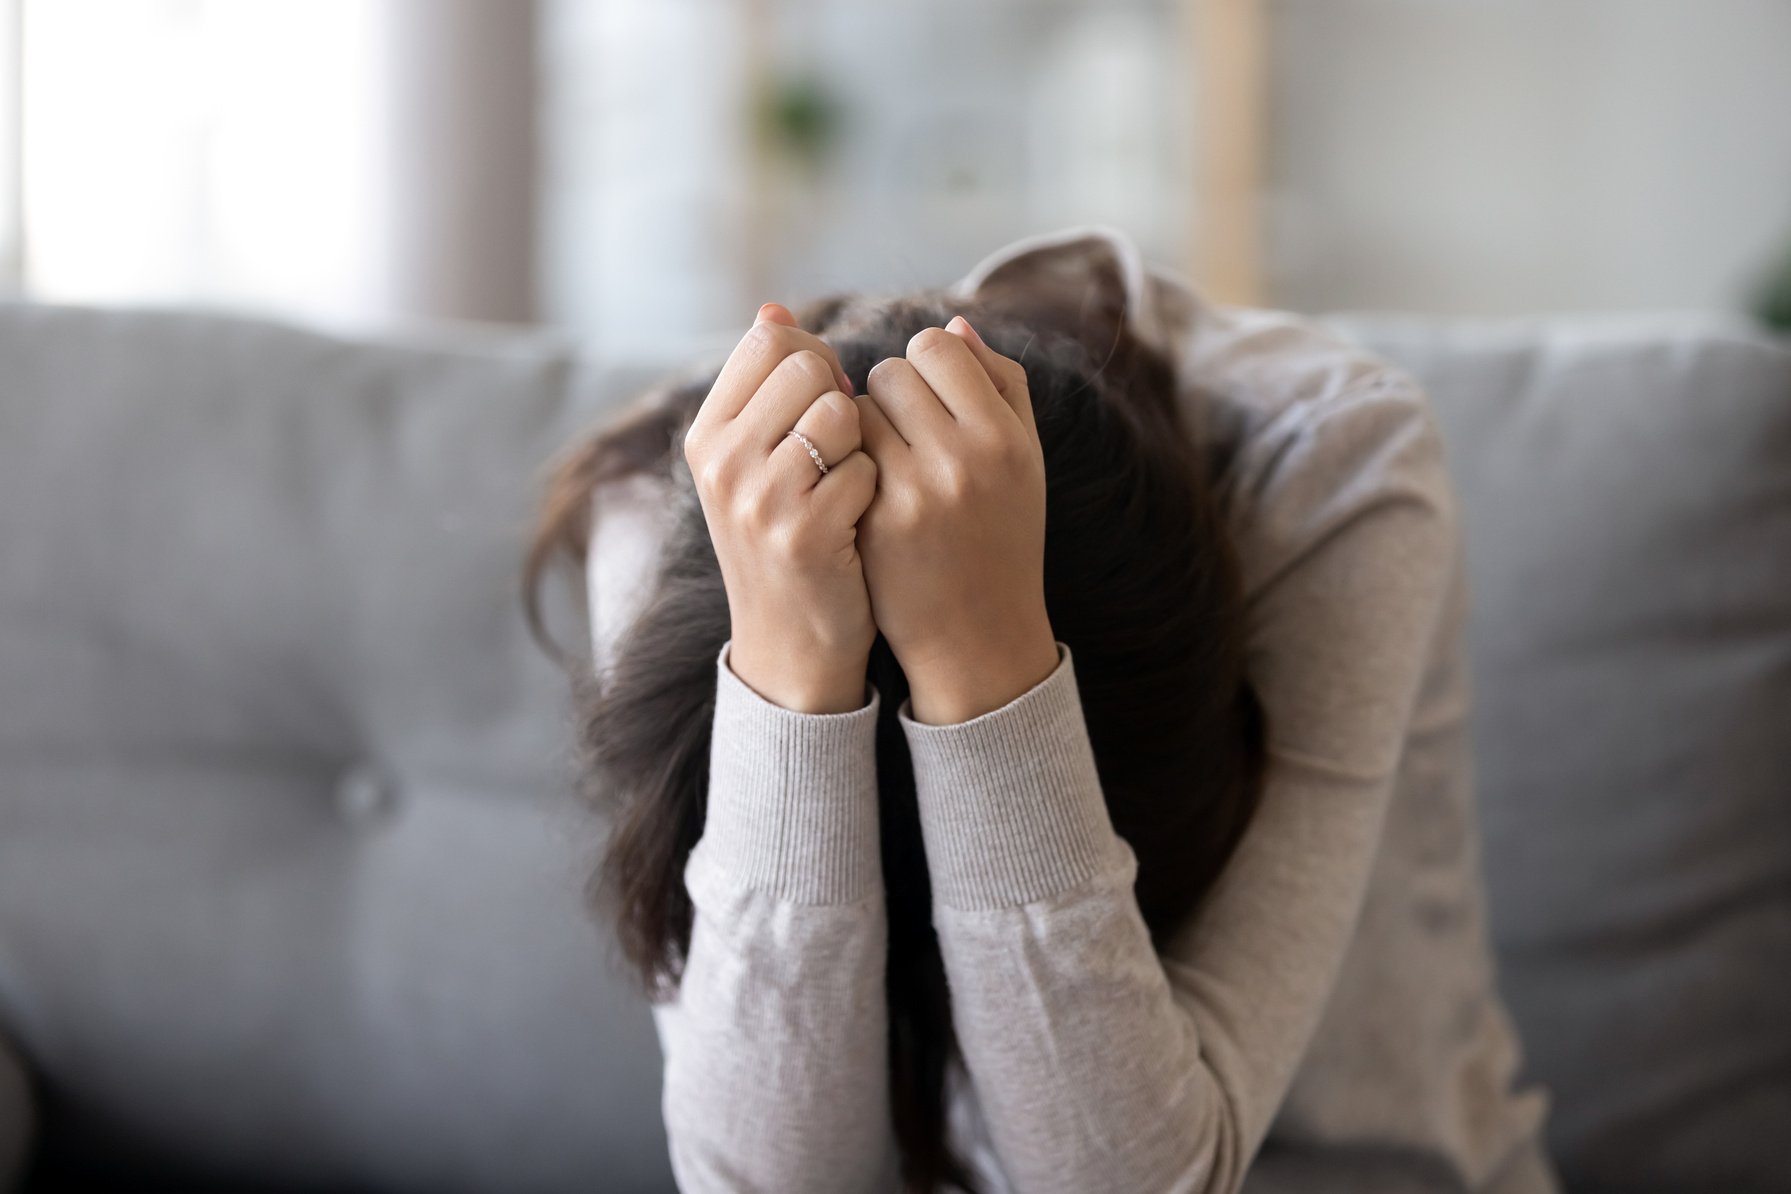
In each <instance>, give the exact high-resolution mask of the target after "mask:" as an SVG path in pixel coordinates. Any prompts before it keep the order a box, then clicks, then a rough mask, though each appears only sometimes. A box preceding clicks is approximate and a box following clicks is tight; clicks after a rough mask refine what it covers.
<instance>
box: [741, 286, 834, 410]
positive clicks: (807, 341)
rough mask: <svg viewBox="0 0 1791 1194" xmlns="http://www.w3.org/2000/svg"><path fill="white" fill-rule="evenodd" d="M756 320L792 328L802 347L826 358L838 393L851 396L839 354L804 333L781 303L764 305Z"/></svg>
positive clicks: (809, 333) (818, 338)
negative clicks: (837, 383)
mask: <svg viewBox="0 0 1791 1194" xmlns="http://www.w3.org/2000/svg"><path fill="white" fill-rule="evenodd" d="M757 318H758V319H762V320H764V321H766V322H767V323H776V324H781V325H782V326H784V327H787V328H794V329H795V330H796V332H797V333H798V334H799V335H800V336H802V337H803V347H805V348H809V349H812V350H814V351H816V352H819V353H820V354H821V355H822V356H824V357H826V358H827V363H828V364H830V365H832V366H833V370H834V372H835V373H837V374H838V375H839V383H840V393H842V394H844V395H846V397H848V398H850V397H851V396H852V379H851V378H850V377H848V376H846V369H845V366H843V365H841V364H840V358H839V354H838V353H836V352H834V351H833V348H832V347H831V346H830V345H829V344H828V343H827V342H826V341H825V340H823V339H821V338H820V337H819V336H816V335H815V334H814V333H812V332H808V331H804V330H803V327H802V325H801V324H800V323H797V322H796V316H795V314H794V313H792V312H791V310H790V309H789V308H788V307H786V306H784V305H783V304H782V303H765V304H763V305H762V306H760V308H759V314H758V316H757Z"/></svg>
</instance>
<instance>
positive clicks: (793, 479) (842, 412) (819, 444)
mask: <svg viewBox="0 0 1791 1194" xmlns="http://www.w3.org/2000/svg"><path fill="white" fill-rule="evenodd" d="M858 420H859V408H858V405H857V404H856V403H855V402H854V401H853V400H852V399H851V398H848V397H846V396H845V395H844V394H842V393H840V392H839V391H838V390H829V391H828V392H827V393H825V394H823V395H821V396H820V397H819V398H817V399H815V400H814V402H813V403H811V404H810V406H809V408H808V409H807V410H805V411H803V412H802V417H801V418H800V419H798V420H796V426H795V427H794V428H793V429H792V430H795V431H800V432H801V433H802V434H803V435H804V436H805V437H806V438H807V439H808V442H809V443H811V444H813V445H814V452H813V453H811V452H810V451H809V449H808V448H807V447H805V446H804V445H803V442H802V440H799V439H797V438H796V437H795V436H794V435H791V434H789V432H785V433H784V442H783V443H781V444H779V445H778V446H777V448H776V449H775V450H774V451H773V452H772V453H771V470H772V475H773V477H774V478H775V480H774V481H773V484H775V485H777V486H779V487H781V488H783V489H786V490H788V491H789V492H792V493H794V492H798V491H800V490H804V489H811V488H813V487H814V486H815V485H816V484H817V483H818V482H819V481H820V480H821V478H822V477H824V476H826V475H828V473H831V472H832V471H833V467H834V465H835V464H836V463H838V462H839V461H841V460H844V459H845V458H846V457H847V456H850V455H851V454H852V453H853V452H856V451H857V450H858V449H859V447H860V446H861V445H860V437H859V431H858ZM816 456H819V457H820V458H821V459H820V461H819V462H817V461H816V460H815V457H816ZM823 464H824V465H826V466H827V473H823V472H822V471H821V465H823Z"/></svg>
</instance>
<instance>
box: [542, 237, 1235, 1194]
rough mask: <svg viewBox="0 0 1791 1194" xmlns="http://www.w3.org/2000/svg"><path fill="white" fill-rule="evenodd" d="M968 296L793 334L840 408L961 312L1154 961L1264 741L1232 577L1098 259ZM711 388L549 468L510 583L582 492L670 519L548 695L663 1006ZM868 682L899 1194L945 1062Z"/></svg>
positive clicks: (712, 647) (683, 924)
mask: <svg viewBox="0 0 1791 1194" xmlns="http://www.w3.org/2000/svg"><path fill="white" fill-rule="evenodd" d="M1031 256H1033V257H1036V258H1038V260H1036V261H1033V262H1031V263H1027V262H1025V261H1022V262H1018V263H1015V265H1014V266H1012V267H1007V268H1004V269H1002V270H999V271H996V272H995V273H993V274H991V275H989V276H988V277H986V278H985V279H983V281H982V283H981V284H980V286H979V287H978V288H977V290H976V293H975V295H974V296H972V297H968V298H958V297H954V296H951V295H948V294H946V293H945V292H938V291H928V292H920V293H917V294H913V295H908V296H903V297H899V298H893V299H880V298H866V297H835V298H830V299H825V300H821V301H819V302H816V303H812V304H810V305H809V306H807V307H806V308H803V309H801V310H799V311H798V312H797V317H798V321H799V322H800V323H801V324H802V326H803V327H805V328H807V329H808V330H810V331H812V332H815V333H817V334H818V335H820V336H821V337H822V338H823V339H825V340H826V341H827V342H828V343H829V344H830V345H832V347H833V348H834V349H835V351H836V352H837V353H838V355H839V358H840V361H841V364H842V365H843V366H844V367H845V370H846V372H847V374H848V375H849V376H850V378H851V380H852V383H853V385H854V386H855V387H856V388H857V390H858V392H860V393H862V392H864V388H865V379H866V375H867V374H868V372H869V371H870V369H871V366H872V365H874V364H876V363H877V362H878V361H880V360H882V359H883V358H885V357H890V356H898V357H899V356H901V355H903V353H904V351H905V348H906V345H907V342H908V340H909V339H910V338H911V337H912V336H913V335H914V334H915V333H916V332H917V331H919V330H920V329H922V328H924V327H939V326H943V325H944V324H945V323H946V322H948V321H949V320H950V318H951V317H952V315H954V314H958V313H962V314H964V315H965V316H966V317H967V318H968V319H969V320H970V321H971V322H972V323H973V324H974V325H975V327H976V328H977V330H978V331H979V332H980V333H981V335H982V337H983V339H984V340H985V341H987V343H988V344H989V345H990V347H992V348H993V349H994V350H995V351H997V352H999V353H1001V354H1002V355H1004V356H1008V357H1011V358H1013V359H1015V360H1017V361H1019V362H1020V363H1021V364H1022V365H1023V366H1024V367H1025V369H1026V373H1027V381H1028V385H1029V388H1030V391H1031V396H1032V406H1033V412H1034V417H1035V420H1036V423H1037V426H1038V432H1039V439H1040V443H1041V445H1042V447H1043V449H1044V456H1045V471H1046V542H1045V599H1046V607H1047V610H1048V613H1049V615H1050V620H1051V626H1052V629H1053V631H1054V632H1055V634H1056V636H1057V637H1058V638H1059V639H1061V640H1062V641H1063V642H1065V643H1066V644H1068V645H1069V647H1070V649H1071V651H1072V652H1073V653H1074V656H1075V661H1076V662H1075V667H1076V679H1077V685H1078V690H1079V693H1080V697H1081V703H1082V707H1083V711H1084V715H1085V719H1086V721H1087V724H1088V732H1089V739H1090V742H1091V744H1092V746H1093V749H1094V755H1095V759H1096V763H1097V767H1098V770H1099V773H1100V778H1101V784H1102V789H1103V794H1104V795H1105V798H1106V801H1107V805H1108V809H1109V812H1110V814H1111V818H1112V821H1113V824H1114V827H1115V829H1116V831H1117V832H1118V833H1119V834H1120V836H1121V837H1123V838H1124V839H1125V840H1126V841H1127V843H1128V844H1129V845H1130V847H1131V849H1132V851H1133V853H1134V854H1135V855H1136V857H1137V859H1138V876H1137V883H1136V888H1135V890H1136V895H1137V898H1138V903H1139V907H1140V910H1141V911H1142V913H1143V916H1144V920H1145V923H1146V924H1147V925H1148V926H1149V928H1150V931H1151V933H1152V935H1153V937H1154V938H1156V939H1158V940H1159V942H1160V941H1161V939H1162V938H1163V937H1164V936H1166V935H1167V934H1168V933H1169V932H1171V931H1172V930H1173V929H1174V928H1175V927H1176V926H1177V925H1179V924H1181V923H1182V922H1184V921H1185V920H1186V919H1187V918H1188V916H1190V915H1191V914H1192V913H1193V912H1194V911H1195V910H1196V908H1197V907H1198V905H1199V902H1200V899H1201V897H1202V896H1203V895H1204V894H1205V893H1206V892H1207V890H1208V889H1209V888H1210V886H1211V885H1212V883H1213V881H1214V879H1215V878H1216V877H1217V875H1218V873H1219V871H1220V869H1221V867H1222V866H1223V865H1224V863H1225V861H1226V859H1227V858H1228V857H1229V856H1230V853H1231V851H1232V849H1233V847H1234V846H1235V845H1236V842H1237V840H1238V838H1239V836H1240V835H1241V834H1242V832H1243V829H1244V827H1245V825H1246V824H1247V822H1248V819H1249V817H1250V815H1251V813H1252V811H1253V810H1254V807H1255V803H1256V797H1257V792H1258V790H1259V787H1260V773H1261V767H1262V750H1263V734H1264V727H1263V725H1262V717H1261V712H1260V709H1259V707H1258V705H1257V702H1256V700H1255V697H1254V694H1253V693H1252V691H1251V689H1250V687H1249V684H1248V683H1247V681H1246V678H1245V675H1244V666H1243V659H1244V654H1243V648H1244V623H1243V611H1242V599H1241V593H1240V582H1239V576H1238V568H1237V564H1236V561H1235V559H1234V557H1233V552H1232V548H1231V545H1230V543H1229V541H1228V540H1227V538H1226V534H1225V524H1224V519H1223V512H1222V510H1221V509H1220V506H1219V502H1218V499H1217V497H1216V495H1215V493H1214V490H1213V488H1212V485H1211V483H1210V480H1209V477H1210V472H1211V468H1212V459H1211V454H1210V452H1209V450H1208V447H1207V446H1205V445H1202V444H1200V443H1198V442H1197V441H1196V439H1195V436H1194V429H1193V428H1191V427H1189V426H1188V425H1187V423H1186V422H1185V418H1184V413H1183V411H1182V410H1181V408H1180V406H1179V403H1178V399H1177V393H1176V385H1175V378H1174V375H1173V371H1172V369H1171V366H1170V364H1169V362H1168V361H1167V360H1165V359H1164V358H1163V357H1162V356H1161V355H1160V354H1158V353H1157V352H1155V351H1153V350H1152V349H1150V348H1149V347H1147V346H1146V345H1145V344H1144V343H1142V342H1141V341H1140V340H1139V339H1138V338H1137V337H1135V336H1134V335H1133V334H1132V333H1131V331H1130V330H1129V328H1128V324H1127V319H1126V313H1127V312H1126V291H1125V287H1124V285H1123V281H1122V280H1121V279H1120V278H1119V276H1118V274H1117V272H1116V271H1113V270H1112V269H1111V268H1110V266H1106V265H1103V263H1102V261H1101V260H1100V258H1099V257H1098V256H1096V257H1090V256H1087V255H1082V256H1080V257H1076V256H1068V257H1066V256H1065V255H1062V254H1058V255H1047V254H1033V255H1031ZM712 380H713V378H712V377H707V378H699V379H696V380H694V381H692V382H690V383H688V384H683V385H673V386H668V387H666V388H664V389H662V390H661V391H659V392H658V393H657V394H656V395H655V396H654V397H653V401H652V402H651V403H650V404H648V405H646V406H643V407H640V408H638V409H636V410H635V411H634V412H633V413H632V415H631V417H630V418H629V419H628V420H627V421H626V422H625V423H622V424H619V425H616V426H613V427H610V428H607V429H605V430H603V431H601V432H599V433H598V434H596V435H595V436H593V437H592V438H591V439H590V440H589V441H587V442H585V443H583V444H581V445H579V446H578V447H577V448H576V450H575V451H573V452H572V453H570V454H569V455H567V456H566V457H564V458H563V461H562V464H561V466H560V468H559V470H558V471H557V473H556V474H555V476H554V478H553V481H552V482H551V484H550V487H549V491H548V495H547V500H546V504H545V506H544V512H543V518H542V522H541V524H540V527H539V529H538V533H537V538H536V543H535V546H534V550H533V551H532V552H531V556H530V560H529V565H528V583H529V586H530V590H531V595H532V593H533V589H534V588H535V587H536V586H538V584H539V582H540V580H541V577H542V572H543V570H544V568H545V566H546V564H547V563H548V562H549V561H550V560H551V559H552V558H553V557H554V556H555V555H557V554H559V553H560V552H564V553H566V554H567V555H570V556H571V557H573V558H574V559H582V553H583V549H584V545H585V541H586V538H587V536H588V532H589V522H588V515H589V511H590V507H591V500H592V497H593V494H594V493H596V492H597V491H598V490H599V489H600V487H601V486H603V485H604V484H606V483H608V482H611V481H616V480H621V479H623V478H625V477H627V476H630V475H633V474H639V473H645V474H649V475H652V476H654V477H657V478H660V479H662V480H664V481H665V482H666V483H667V484H668V485H669V486H670V487H671V490H672V493H673V495H674V510H673V517H672V522H671V526H672V530H671V533H670V536H669V538H668V540H667V541H666V542H665V544H664V545H663V547H662V550H661V556H660V559H661V565H660V570H659V573H658V574H657V576H656V577H655V578H654V588H653V592H652V593H651V594H650V596H649V598H648V599H647V600H646V601H645V602H643V603H642V604H641V606H640V607H639V608H640V610H641V612H640V613H639V614H638V615H637V616H636V618H635V619H634V622H633V624H632V625H631V626H630V627H629V628H628V630H627V631H626V632H625V633H624V634H623V635H622V636H621V638H620V639H619V641H618V642H617V643H616V649H615V652H614V654H613V657H612V658H611V659H610V660H608V666H607V667H606V670H605V678H604V681H603V683H602V684H599V682H598V679H597V677H596V676H595V674H594V673H593V672H592V670H591V669H590V668H589V667H588V666H585V667H581V668H579V669H577V670H576V671H575V673H574V689H575V693H576V697H577V700H578V702H579V706H580V710H579V712H580V719H581V748H582V755H583V761H584V772H583V775H584V782H585V784H586V787H587V794H588V795H589V796H590V797H591V798H592V799H593V800H595V801H596V802H597V803H598V805H599V806H600V807H601V808H602V809H604V810H605V811H606V812H607V814H608V816H609V817H610V818H611V834H610V839H609V844H608V846H607V851H606V855H605V858H604V861H603V863H602V866H601V868H600V870H599V872H598V874H597V875H596V876H595V879H596V884H595V887H596V893H597V896H598V898H599V899H600V900H601V902H602V903H603V905H604V907H605V908H606V910H607V912H608V913H609V915H611V916H613V917H614V919H615V923H616V926H617V929H618V933H619V939H620V942H621V944H622V946H623V949H624V951H625V952H626V953H627V955H628V957H629V958H630V960H631V961H632V962H633V963H634V964H635V965H636V966H637V967H638V968H639V970H640V972H641V974H642V977H643V979H644V980H645V981H646V982H647V984H648V985H649V986H650V987H658V988H664V987H667V986H669V985H671V984H675V982H676V979H677V976H678V974H679V972H680V969H681V966H682V962H683V957H684V951H685V949H686V948H687V947H688V944H689V934H690V926H691V914H692V909H691V906H690V902H689V897H688V895H687V894H686V892H685V890H684V886H683V866H684V862H685V860H686V858H687V857H688V855H689V852H690V849H691V848H692V847H693V846H694V845H695V843H696V840H697V838H698V837H699V836H700V835H701V833H702V827H703V811H704V804H705V798H706V794H707V784H708V762H709V726H710V721H711V718H712V716H713V711H714V700H715V672H714V669H715V661H716V656H717V655H718V653H719V652H720V649H721V645H722V643H723V642H724V641H725V640H726V639H727V637H728V634H729V625H728V605H727V597H726V592H725V590H724V589H723V586H722V579H721V573H720V571H719V568H718V567H717V564H716V560H715V555H714V551H713V548H712V546H711V545H710V543H709V540H708V534H707V529H706V526H705V524H704V520H703V514H702V508H701V506H700V504H699V503H698V501H697V499H696V495H695V490H694V486H693V484H692V481H691V478H690V475H689V472H688V468H687V467H686V465H685V464H684V456H683V452H682V435H683V432H684V431H685V430H686V429H687V428H688V427H689V424H690V421H691V419H692V418H693V417H694V415H695V413H696V410H697V409H698V407H699V406H700V405H701V403H702V400H703V397H704V395H705V394H706V393H707V391H708V387H709V384H710V382H712ZM869 678H870V680H871V682H872V683H873V684H875V685H876V686H877V688H878V689H879V690H880V692H881V693H882V697H883V704H882V713H881V720H880V722H879V725H878V731H877V769H878V792H879V799H880V802H881V814H880V825H881V843H882V845H881V848H882V854H883V873H884V880H885V884H886V889H887V899H886V904H887V907H888V916H889V930H890V932H889V961H888V967H887V974H888V979H887V988H888V991H887V993H888V999H889V1012H890V1017H889V1022H890V1078H891V1096H892V1105H893V1111H894V1116H895V1121H896V1122H895V1128H896V1132H897V1137H898V1140H899V1142H900V1144H901V1146H902V1152H903V1158H904V1171H905V1174H906V1176H907V1178H908V1179H909V1183H910V1186H911V1188H917V1189H931V1188H933V1187H934V1186H936V1185H939V1184H945V1183H948V1182H952V1181H956V1182H958V1183H960V1184H968V1174H967V1172H966V1171H965V1170H964V1168H963V1167H962V1165H961V1163H960V1161H959V1159H958V1158H955V1157H953V1156H951V1154H950V1152H949V1150H948V1149H947V1148H946V1141H945V1127H944V1125H945V1106H944V1077H945V1067H946V1063H947V1061H948V1059H949V1058H950V1056H951V1054H952V1051H953V1049H954V1048H955V1043H954V1041H953V1039H952V1030H951V1016H950V1005H949V1000H948V993H947V989H946V983H945V976H944V970H943V965H942V963H941V960H940V956H939V950H938V945H937V942H936V940H935V938H934V936H933V932H932V924H931V893H930V889H929V887H928V883H927V873H926V859H925V853H924V848H923V844H922V838H921V833H920V825H919V820H918V814H917V810H916V804H915V798H914V786H913V775H912V772H911V770H910V768H909V764H908V757H907V749H906V739H905V737H904V735H903V733H902V730H901V727H900V725H899V723H897V721H896V719H895V713H896V710H897V708H898V707H899V706H900V704H901V702H902V701H903V699H905V698H906V696H907V695H908V689H907V682H906V679H905V677H904V676H903V675H902V672H901V669H900V667H899V666H898V665H897V663H896V661H895V657H894V655H893V654H892V653H891V652H890V651H889V649H888V646H887V644H886V643H885V642H884V641H883V640H882V638H881V637H879V638H878V640H877V642H876V644H875V646H874V647H873V649H872V654H871V659H870V665H869Z"/></svg>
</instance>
